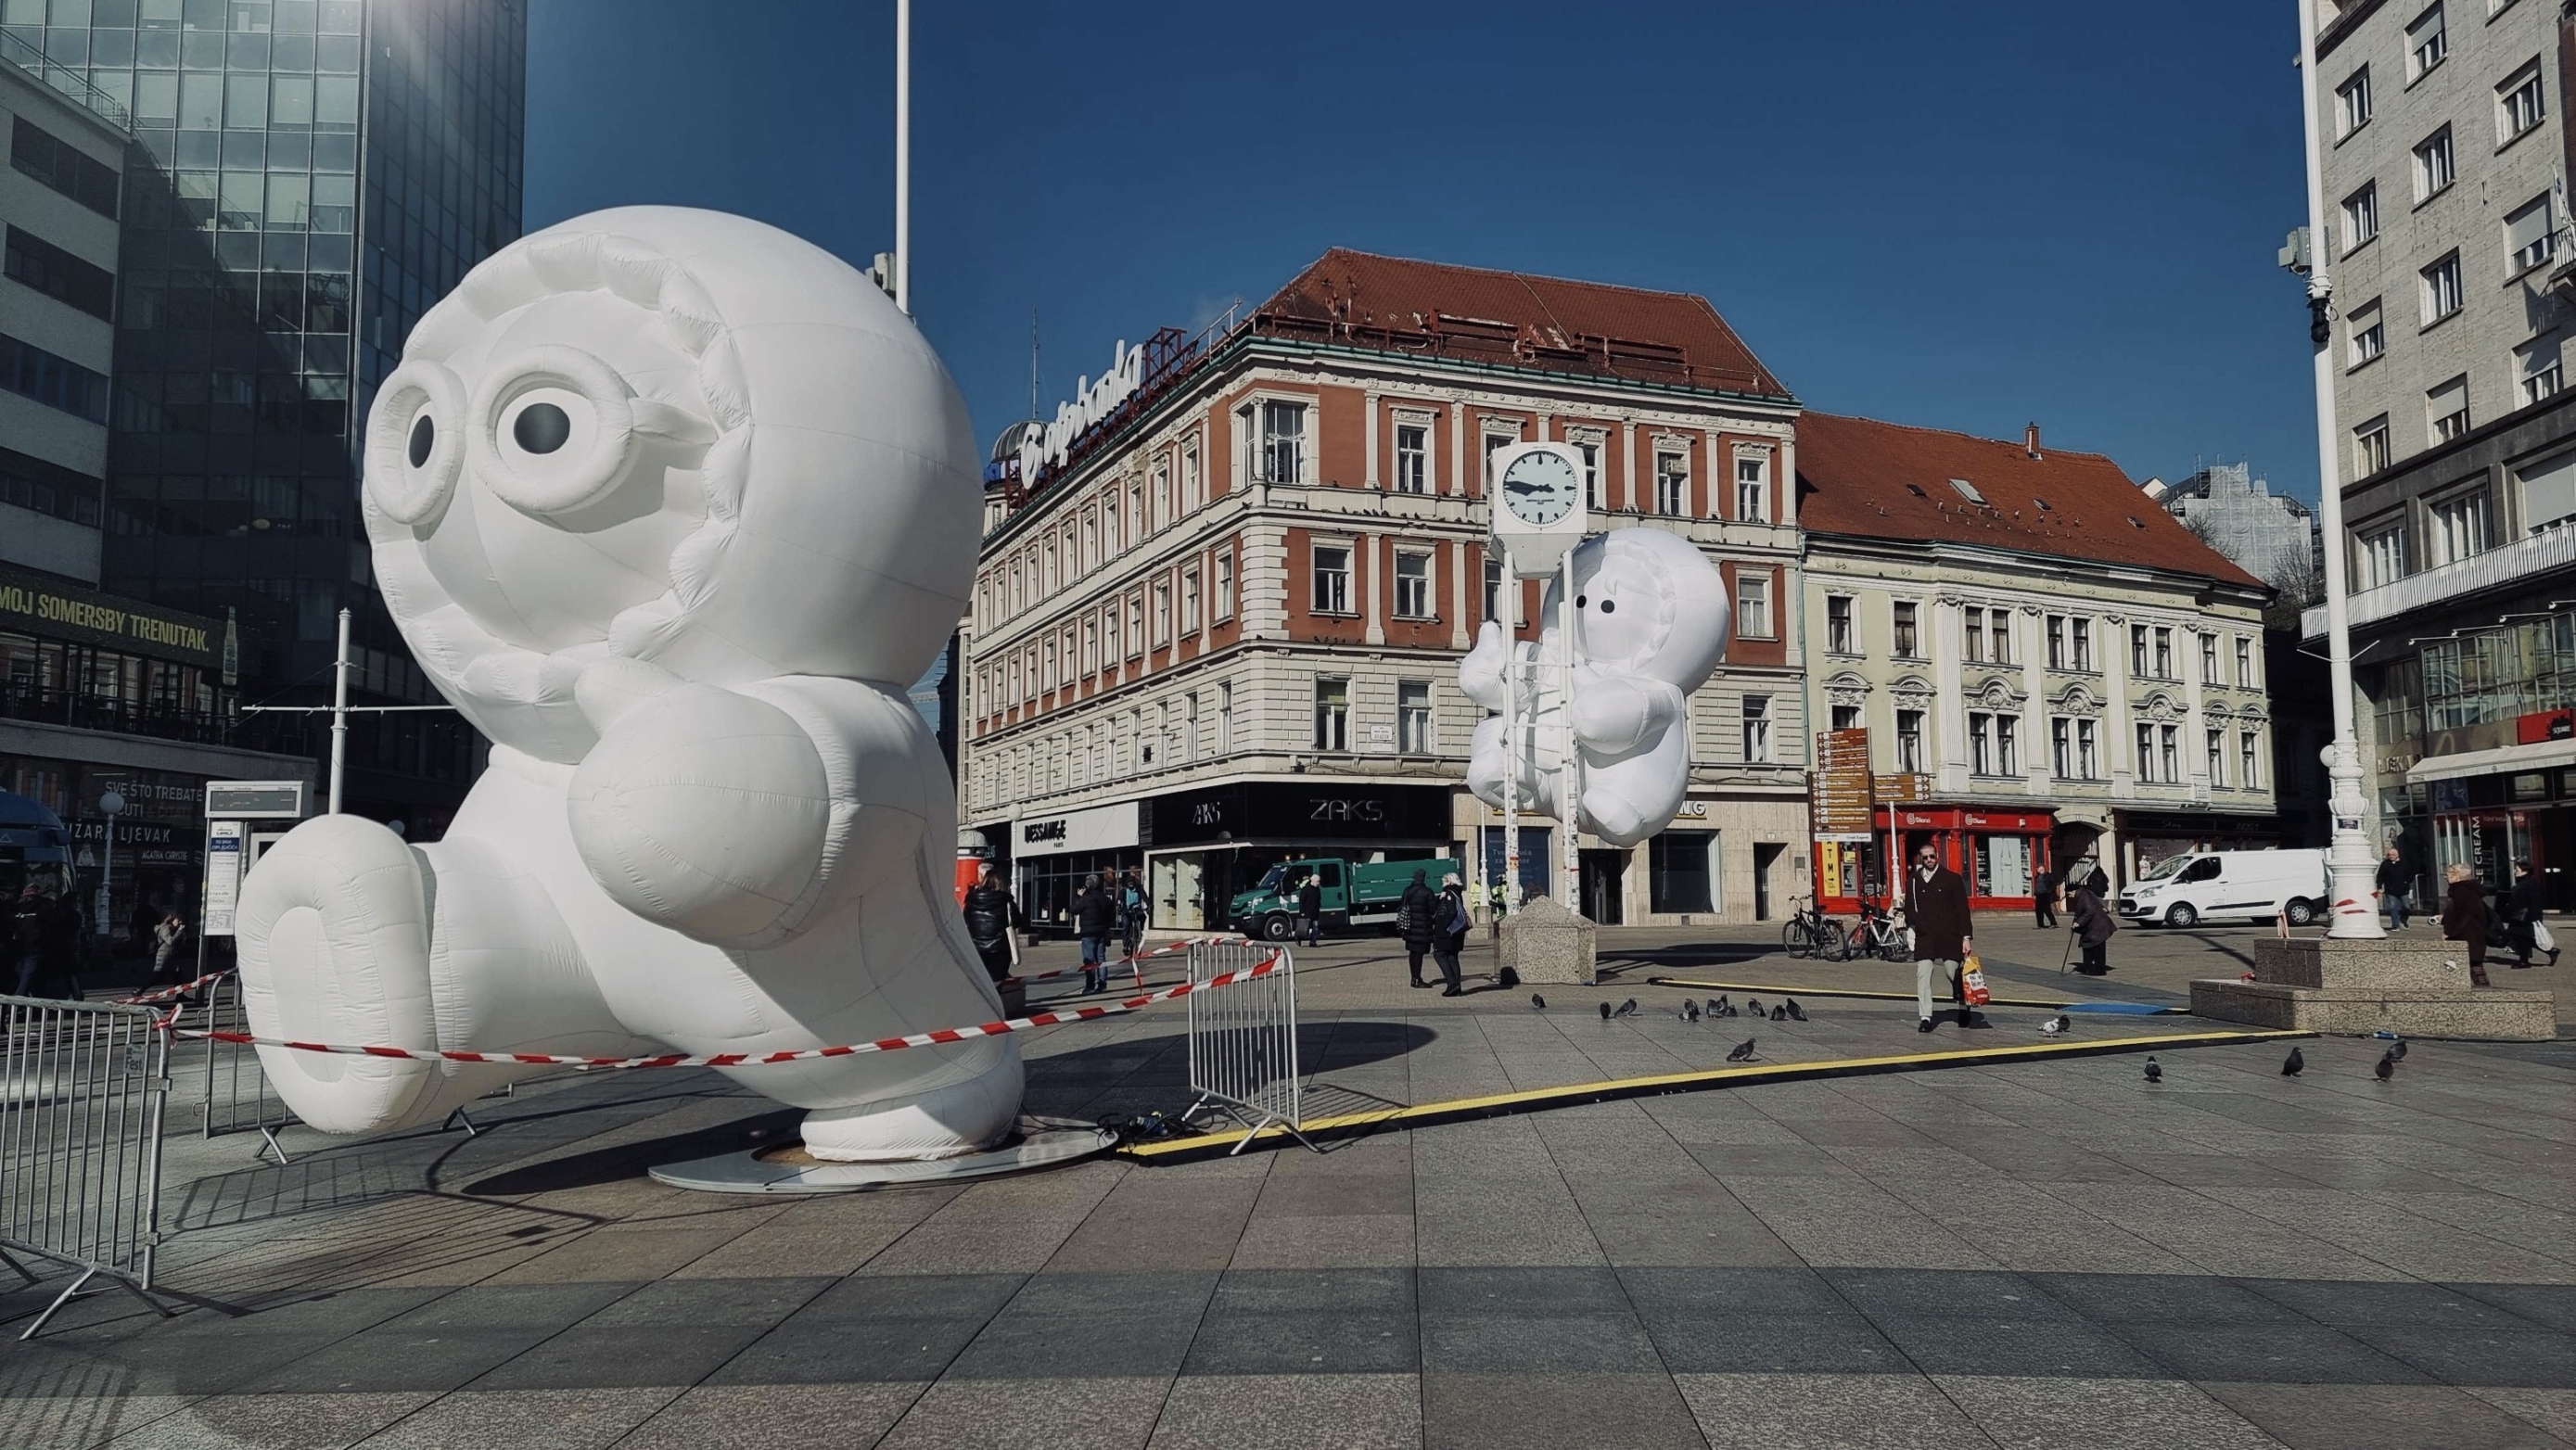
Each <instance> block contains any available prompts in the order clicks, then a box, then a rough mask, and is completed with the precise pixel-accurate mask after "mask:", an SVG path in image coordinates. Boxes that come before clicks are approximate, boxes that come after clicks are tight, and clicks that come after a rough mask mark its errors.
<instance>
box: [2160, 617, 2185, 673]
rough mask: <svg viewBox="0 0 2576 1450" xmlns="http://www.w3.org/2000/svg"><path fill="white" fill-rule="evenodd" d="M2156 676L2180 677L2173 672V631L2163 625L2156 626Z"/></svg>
mask: <svg viewBox="0 0 2576 1450" xmlns="http://www.w3.org/2000/svg"><path fill="white" fill-rule="evenodd" d="M2156 678H2157V679H2159V680H2175V679H2180V678H2182V677H2181V676H2179V675H2177V674H2175V673H2174V662H2173V631H2172V630H2171V629H2168V628H2166V627H2164V626H2163V625H2158V626H2156Z"/></svg>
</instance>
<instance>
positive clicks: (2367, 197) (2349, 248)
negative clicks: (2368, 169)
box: [2343, 181, 2379, 256]
mask: <svg viewBox="0 0 2576 1450" xmlns="http://www.w3.org/2000/svg"><path fill="white" fill-rule="evenodd" d="M2378 235H2379V183H2378V182H2376V181H2372V182H2366V183H2364V184H2363V186H2362V188H2361V190H2359V191H2356V192H2354V193H2353V194H2352V195H2350V196H2347V197H2345V198H2344V199H2343V250H2344V254H2345V255H2346V256H2349V255H2351V254H2352V253H2354V252H2357V251H2359V250H2361V248H2362V246H2363V245H2364V244H2365V243H2367V242H2369V241H2370V240H2371V239H2372V238H2374V237H2376V236H2378Z"/></svg>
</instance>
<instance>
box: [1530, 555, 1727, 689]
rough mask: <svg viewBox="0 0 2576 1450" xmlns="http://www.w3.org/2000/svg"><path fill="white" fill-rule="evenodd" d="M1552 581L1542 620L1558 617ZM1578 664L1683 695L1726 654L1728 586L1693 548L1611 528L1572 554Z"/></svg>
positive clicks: (1555, 585) (1705, 675) (1704, 556)
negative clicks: (1646, 681) (1653, 682)
mask: <svg viewBox="0 0 2576 1450" xmlns="http://www.w3.org/2000/svg"><path fill="white" fill-rule="evenodd" d="M1559 594H1560V591H1559V587H1558V584H1557V583H1556V582H1555V581H1551V582H1550V583H1549V585H1548V590H1547V602H1546V606H1545V607H1546V610H1547V612H1546V614H1545V615H1543V616H1542V618H1545V619H1547V620H1549V621H1551V622H1552V621H1554V619H1555V618H1556V603H1557V599H1558V598H1559ZM1574 604H1575V609H1574V655H1575V661H1576V663H1578V664H1588V665H1598V666H1601V667H1602V668H1605V669H1613V670H1617V671H1619V672H1621V673H1624V674H1635V675H1643V676H1645V677H1647V678H1648V679H1656V680H1662V681H1664V682H1665V683H1666V684H1669V685H1672V686H1674V687H1676V688H1678V689H1679V690H1681V692H1682V693H1684V694H1688V693H1690V692H1691V691H1693V690H1695V689H1698V688H1699V687H1700V685H1701V684H1703V683H1704V682H1706V681H1707V679H1708V676H1709V672H1710V671H1712V670H1714V669H1716V668H1717V662H1718V661H1719V660H1720V659H1721V658H1723V657H1724V656H1725V654H1726V642H1727V636H1728V632H1729V626H1730V623H1731V621H1730V620H1729V617H1728V613H1727V607H1726V582H1725V581H1724V580H1723V579H1722V578H1720V577H1719V576H1718V572H1717V566H1716V565H1714V564H1711V563H1710V562H1709V561H1708V556H1706V555H1705V554H1702V553H1701V552H1700V551H1699V549H1698V547H1697V546H1695V545H1693V544H1692V543H1691V542H1690V541H1689V540H1688V539H1685V538H1682V537H1681V536H1679V535H1677V534H1668V533H1665V532H1664V531H1663V530H1661V529H1647V528H1626V529H1612V530H1611V531H1610V532H1608V533H1606V534H1598V535H1595V536H1593V537H1592V538H1589V539H1586V540H1584V541H1583V542H1582V543H1581V544H1579V545H1577V546H1576V547H1575V550H1574Z"/></svg>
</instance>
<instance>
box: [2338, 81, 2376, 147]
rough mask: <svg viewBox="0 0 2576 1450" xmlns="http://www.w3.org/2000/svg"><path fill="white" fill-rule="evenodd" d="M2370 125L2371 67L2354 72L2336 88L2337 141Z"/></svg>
mask: <svg viewBox="0 0 2576 1450" xmlns="http://www.w3.org/2000/svg"><path fill="white" fill-rule="evenodd" d="M2369 124H2370V67H2368V66H2363V67H2362V68H2361V69H2359V70H2357V71H2354V72H2353V73H2352V76H2351V78H2350V79H2348V80H2346V81H2345V82H2344V83H2343V84H2342V85H2339V86H2337V87H2335V139H2336V140H2338V141H2340V140H2342V139H2343V138H2344V137H2346V136H2349V135H2351V134H2352V133H2353V132H2355V131H2358V130H2360V129H2361V128H2362V127H2364V126H2367V125H2369Z"/></svg>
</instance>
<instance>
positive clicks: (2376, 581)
mask: <svg viewBox="0 0 2576 1450" xmlns="http://www.w3.org/2000/svg"><path fill="white" fill-rule="evenodd" d="M2353 543H2354V550H2353V552H2354V554H2355V555H2356V558H2355V563H2356V565H2357V566H2358V567H2357V568H2356V569H2355V570H2354V572H2355V573H2357V574H2359V575H2360V576H2361V577H2360V578H2359V579H2357V580H2355V581H2354V583H2355V585H2356V587H2358V588H2362V589H2376V588H2378V587H2379V586H2381V585H2383V584H2394V583H2396V582H2397V581H2398V580H2400V579H2403V578H2405V577H2406V525H2405V523H2404V522H2403V521H2400V522H2397V523H2389V524H2382V525H2380V526H2378V527H2377V528H2371V529H2364V530H2362V531H2360V532H2359V533H2358V534H2356V535H2355V536H2354V539H2353Z"/></svg>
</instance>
